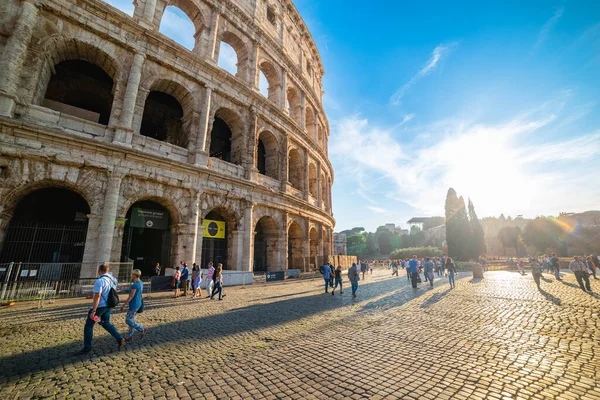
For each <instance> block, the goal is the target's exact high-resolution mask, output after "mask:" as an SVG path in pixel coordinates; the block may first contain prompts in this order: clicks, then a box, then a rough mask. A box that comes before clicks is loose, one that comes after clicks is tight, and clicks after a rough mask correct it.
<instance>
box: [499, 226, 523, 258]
mask: <svg viewBox="0 0 600 400" xmlns="http://www.w3.org/2000/svg"><path fill="white" fill-rule="evenodd" d="M498 239H500V242H501V243H502V247H504V254H506V249H507V248H509V247H510V248H514V249H515V253H516V254H517V257H519V243H520V239H521V229H519V228H518V227H516V226H505V227H503V228H501V229H500V231H498Z"/></svg>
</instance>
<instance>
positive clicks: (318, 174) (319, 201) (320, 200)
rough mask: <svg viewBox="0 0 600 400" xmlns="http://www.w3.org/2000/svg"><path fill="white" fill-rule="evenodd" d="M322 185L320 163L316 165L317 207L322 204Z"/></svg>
mask: <svg viewBox="0 0 600 400" xmlns="http://www.w3.org/2000/svg"><path fill="white" fill-rule="evenodd" d="M322 185H323V183H322V182H321V163H320V162H319V163H317V203H318V205H319V207H321V203H322V202H323V196H322V193H323V192H322V190H321V187H322Z"/></svg>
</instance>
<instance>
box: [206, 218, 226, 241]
mask: <svg viewBox="0 0 600 400" xmlns="http://www.w3.org/2000/svg"><path fill="white" fill-rule="evenodd" d="M202 226H204V228H205V229H204V237H205V238H212V239H225V221H212V220H210V219H205V220H204V221H202Z"/></svg>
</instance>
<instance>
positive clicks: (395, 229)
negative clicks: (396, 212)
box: [384, 224, 410, 236]
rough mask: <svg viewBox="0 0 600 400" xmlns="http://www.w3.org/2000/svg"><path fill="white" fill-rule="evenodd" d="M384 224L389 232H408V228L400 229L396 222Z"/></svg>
mask: <svg viewBox="0 0 600 400" xmlns="http://www.w3.org/2000/svg"><path fill="white" fill-rule="evenodd" d="M384 226H385V228H386V229H387V230H389V231H390V232H398V233H399V234H400V235H401V236H404V235H408V234H410V231H409V230H408V229H402V228H401V227H399V226H396V224H385V225H384Z"/></svg>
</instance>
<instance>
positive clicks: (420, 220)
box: [406, 217, 429, 230]
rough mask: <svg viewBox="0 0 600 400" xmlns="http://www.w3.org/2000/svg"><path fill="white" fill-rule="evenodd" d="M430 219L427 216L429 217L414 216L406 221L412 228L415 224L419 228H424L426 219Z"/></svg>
mask: <svg viewBox="0 0 600 400" xmlns="http://www.w3.org/2000/svg"><path fill="white" fill-rule="evenodd" d="M428 219H429V218H427V217H413V218H411V219H409V220H408V221H406V223H407V224H409V225H410V227H411V228H412V227H413V226H416V227H417V228H419V229H421V230H423V225H424V224H425V221H427V220H428Z"/></svg>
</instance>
